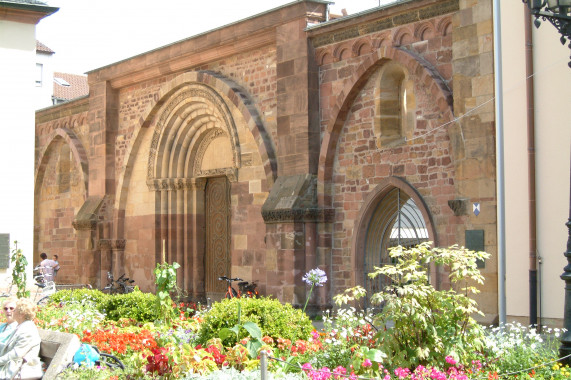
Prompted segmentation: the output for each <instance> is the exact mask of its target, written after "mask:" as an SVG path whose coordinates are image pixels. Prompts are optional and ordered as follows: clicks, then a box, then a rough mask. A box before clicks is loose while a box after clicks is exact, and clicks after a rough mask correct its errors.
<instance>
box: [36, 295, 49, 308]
mask: <svg viewBox="0 0 571 380" xmlns="http://www.w3.org/2000/svg"><path fill="white" fill-rule="evenodd" d="M48 303H50V296H45V297H42V298H40V300H39V301H38V302H36V304H37V305H38V306H46V305H47V304H48Z"/></svg>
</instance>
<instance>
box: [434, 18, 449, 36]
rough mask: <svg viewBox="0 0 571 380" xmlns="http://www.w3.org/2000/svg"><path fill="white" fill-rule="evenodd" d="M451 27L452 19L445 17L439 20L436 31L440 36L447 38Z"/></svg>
mask: <svg viewBox="0 0 571 380" xmlns="http://www.w3.org/2000/svg"><path fill="white" fill-rule="evenodd" d="M451 26H452V18H451V17H444V18H442V19H441V20H439V21H438V23H437V24H436V30H437V31H438V33H439V34H440V35H442V36H447V35H448V34H450V30H451Z"/></svg>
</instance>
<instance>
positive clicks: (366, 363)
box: [362, 359, 373, 368]
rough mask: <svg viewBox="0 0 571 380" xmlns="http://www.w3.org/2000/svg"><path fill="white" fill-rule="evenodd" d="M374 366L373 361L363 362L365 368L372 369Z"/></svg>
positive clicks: (366, 360)
mask: <svg viewBox="0 0 571 380" xmlns="http://www.w3.org/2000/svg"><path fill="white" fill-rule="evenodd" d="M372 365H373V363H371V361H370V360H369V359H365V360H364V361H363V364H362V366H363V367H365V368H369V367H371V366H372Z"/></svg>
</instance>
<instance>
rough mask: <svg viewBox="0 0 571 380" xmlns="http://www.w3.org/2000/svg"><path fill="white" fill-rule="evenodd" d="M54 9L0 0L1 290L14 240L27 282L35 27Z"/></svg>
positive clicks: (30, 251)
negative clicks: (0, 134)
mask: <svg viewBox="0 0 571 380" xmlns="http://www.w3.org/2000/svg"><path fill="white" fill-rule="evenodd" d="M57 10H58V8H54V7H49V6H47V5H46V4H45V3H43V2H39V1H36V0H11V1H0V57H1V59H0V84H1V85H0V125H1V126H2V129H3V137H2V139H0V162H2V163H3V173H2V176H1V179H0V181H1V182H0V187H1V189H2V196H1V197H0V210H1V213H2V214H1V217H0V234H2V236H3V237H4V243H6V242H9V247H6V246H5V244H4V246H3V247H2V249H3V252H2V260H3V263H4V265H2V268H0V284H1V287H3V286H4V284H5V283H6V281H5V280H4V279H5V278H7V277H9V276H10V274H11V272H10V269H9V268H6V265H5V264H6V251H8V250H9V252H10V253H11V251H12V250H13V249H14V248H15V246H14V241H18V248H21V249H22V251H23V253H24V254H25V255H26V257H27V259H28V262H29V263H30V266H29V268H30V272H29V274H28V278H30V277H31V274H32V272H31V265H32V264H31V263H32V262H33V260H32V254H33V249H32V248H33V238H34V225H33V221H34V154H33V152H34V125H35V109H36V102H35V98H36V97H35V90H36V88H35V87H36V84H35V81H34V78H35V69H36V24H37V23H38V22H39V21H40V20H41V19H42V18H44V17H46V16H48V15H50V14H52V13H54V12H56V11H57ZM49 85H50V87H51V83H50V84H49ZM50 91H51V90H50ZM7 235H9V237H8V236H7Z"/></svg>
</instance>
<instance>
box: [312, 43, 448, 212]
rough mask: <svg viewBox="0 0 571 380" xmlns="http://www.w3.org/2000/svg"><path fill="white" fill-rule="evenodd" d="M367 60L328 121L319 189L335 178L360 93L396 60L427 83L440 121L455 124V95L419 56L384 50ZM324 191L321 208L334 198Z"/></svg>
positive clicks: (321, 153)
mask: <svg viewBox="0 0 571 380" xmlns="http://www.w3.org/2000/svg"><path fill="white" fill-rule="evenodd" d="M365 57H366V59H364V60H363V63H362V64H361V65H360V66H359V67H358V68H357V69H356V70H355V72H354V73H353V75H352V76H351V77H350V78H348V79H347V80H346V81H345V85H344V87H343V88H342V89H341V90H340V91H339V95H338V96H337V100H336V101H335V103H334V105H333V107H332V108H333V109H332V112H331V115H333V116H332V118H331V119H330V120H329V121H328V123H327V127H326V129H325V131H324V135H323V140H322V144H321V151H320V154H319V167H318V173H317V178H318V182H319V184H318V187H319V188H320V189H323V188H324V186H325V185H326V184H328V183H330V181H331V177H332V175H333V162H334V160H335V151H336V148H337V144H338V140H339V136H340V134H341V131H342V129H343V125H344V124H345V120H346V119H347V116H348V115H349V112H350V110H351V106H352V104H353V102H354V101H355V98H356V97H357V96H358V95H359V92H360V91H361V89H362V88H363V86H365V84H366V83H367V81H368V80H369V78H370V76H371V75H372V73H374V72H375V70H377V69H378V68H379V67H381V66H382V65H384V64H385V63H387V62H389V61H391V60H393V61H395V62H397V63H399V64H400V65H402V66H404V67H405V68H406V69H407V70H408V72H409V73H411V74H414V75H415V76H416V77H417V80H418V81H419V82H421V83H426V84H427V85H428V87H429V90H430V92H431V93H432V94H433V95H434V103H435V104H436V105H437V106H438V109H439V111H440V119H441V120H445V121H452V120H453V119H454V111H453V98H452V91H451V90H450V88H449V87H448V85H447V84H446V81H444V79H443V78H442V76H440V74H439V73H438V70H436V69H435V68H434V67H432V66H431V65H430V63H429V62H427V61H426V60H424V59H421V58H419V57H418V56H417V55H416V54H414V53H412V52H410V51H408V50H404V49H401V48H393V47H389V46H382V47H381V48H379V49H378V50H375V51H374V52H373V53H371V54H369V55H368V56H365ZM322 192H323V190H321V191H320V194H319V196H318V203H319V206H320V207H328V206H330V203H331V197H325V196H324V195H323V194H322Z"/></svg>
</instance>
